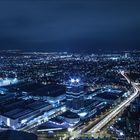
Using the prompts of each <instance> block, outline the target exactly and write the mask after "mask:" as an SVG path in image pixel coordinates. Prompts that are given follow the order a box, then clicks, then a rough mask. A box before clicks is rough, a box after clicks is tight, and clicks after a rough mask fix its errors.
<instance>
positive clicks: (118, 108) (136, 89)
mask: <svg viewBox="0 0 140 140" xmlns="http://www.w3.org/2000/svg"><path fill="white" fill-rule="evenodd" d="M121 74H122V76H124V78H125V79H126V80H127V81H128V83H131V85H132V86H133V88H134V93H132V94H131V95H130V97H128V98H127V99H126V100H124V101H123V102H122V103H121V104H119V105H117V106H116V107H115V108H114V109H113V111H112V112H111V113H110V114H109V115H108V116H106V117H105V118H104V119H103V120H102V121H100V122H99V123H98V124H96V125H95V126H94V127H93V128H92V129H91V130H90V131H89V132H92V133H96V132H98V131H100V129H102V128H103V127H104V126H105V125H106V124H108V123H109V122H110V121H111V120H112V119H113V118H114V117H116V116H117V115H118V114H119V113H120V112H121V111H122V110H124V108H126V107H127V106H129V105H130V103H131V102H132V101H134V99H135V98H137V97H138V95H139V91H140V88H139V86H138V85H137V83H134V82H131V81H130V79H129V78H128V76H127V75H125V73H124V72H123V71H122V72H121Z"/></svg>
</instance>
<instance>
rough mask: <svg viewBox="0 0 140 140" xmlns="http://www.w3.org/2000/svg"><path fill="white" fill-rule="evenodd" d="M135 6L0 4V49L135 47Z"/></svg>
mask: <svg viewBox="0 0 140 140" xmlns="http://www.w3.org/2000/svg"><path fill="white" fill-rule="evenodd" d="M139 7H140V2H139V1H138V0H59V1H58V0H0V48H1V49H23V50H30V51H32V50H33V51H34V50H46V51H87V52H88V51H89V52H91V51H93V52H94V51H95V50H100V49H102V50H125V49H127V50H132V49H139V46H140V38H139V37H140V26H139V25H140V16H139V15H140V8H139Z"/></svg>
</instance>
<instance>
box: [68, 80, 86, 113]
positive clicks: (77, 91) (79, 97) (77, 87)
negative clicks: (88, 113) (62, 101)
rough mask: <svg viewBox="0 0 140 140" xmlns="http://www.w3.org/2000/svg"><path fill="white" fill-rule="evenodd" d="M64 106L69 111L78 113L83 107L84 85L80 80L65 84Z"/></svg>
mask: <svg viewBox="0 0 140 140" xmlns="http://www.w3.org/2000/svg"><path fill="white" fill-rule="evenodd" d="M66 99H67V102H66V106H67V108H68V109H69V110H70V111H73V112H79V111H80V110H81V109H82V108H83V107H84V85H83V83H82V82H81V81H80V79H71V80H70V81H69V82H68V83H67V93H66Z"/></svg>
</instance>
